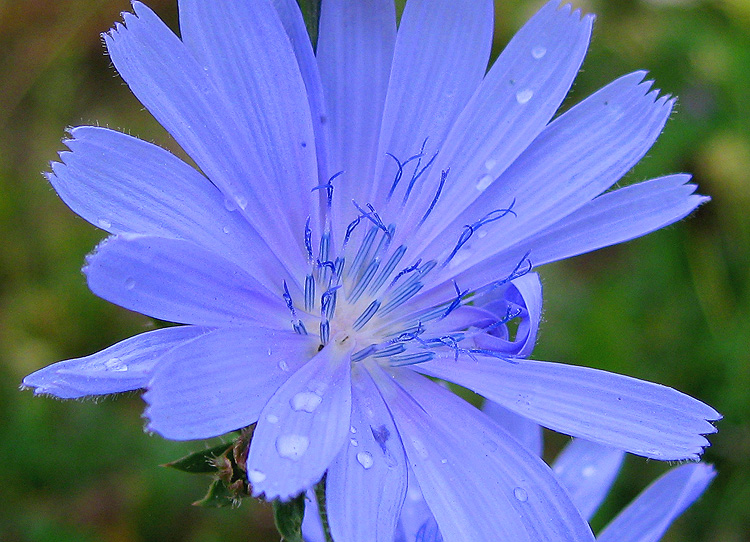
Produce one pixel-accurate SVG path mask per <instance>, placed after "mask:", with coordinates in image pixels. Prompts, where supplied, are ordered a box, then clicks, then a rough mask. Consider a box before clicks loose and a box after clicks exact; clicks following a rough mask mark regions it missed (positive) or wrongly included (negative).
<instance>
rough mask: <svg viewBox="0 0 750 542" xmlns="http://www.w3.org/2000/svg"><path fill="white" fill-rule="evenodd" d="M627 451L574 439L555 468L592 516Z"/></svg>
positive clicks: (575, 500)
mask: <svg viewBox="0 0 750 542" xmlns="http://www.w3.org/2000/svg"><path fill="white" fill-rule="evenodd" d="M624 457H625V452H623V451H622V450H617V449H616V448H610V447H609V446H602V445H601V444H596V443H595V442H591V441H588V440H584V439H573V440H572V441H570V443H569V444H568V445H567V446H566V447H565V448H564V449H563V451H562V452H560V454H559V455H558V456H557V457H556V458H555V462H554V463H553V464H552V470H553V472H554V473H555V476H557V479H558V480H559V481H560V483H561V484H562V486H563V487H564V488H565V489H566V490H567V491H568V495H570V498H571V499H572V500H573V503H574V504H575V505H576V507H577V508H578V510H579V511H580V512H581V515H582V516H583V518H584V519H586V520H591V517H592V516H593V515H594V512H596V510H597V509H598V508H599V505H601V504H602V501H603V500H604V497H606V496H607V493H608V492H609V490H610V488H611V487H612V483H613V482H614V481H615V478H616V477H617V473H618V472H619V471H620V466H621V465H622V460H623V458H624Z"/></svg>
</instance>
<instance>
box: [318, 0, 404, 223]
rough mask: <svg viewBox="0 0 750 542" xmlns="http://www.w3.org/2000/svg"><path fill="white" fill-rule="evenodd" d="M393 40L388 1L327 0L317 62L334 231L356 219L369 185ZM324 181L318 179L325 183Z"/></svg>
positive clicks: (393, 24) (393, 20)
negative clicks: (332, 192) (331, 176)
mask: <svg viewBox="0 0 750 542" xmlns="http://www.w3.org/2000/svg"><path fill="white" fill-rule="evenodd" d="M395 42H396V10H395V7H394V4H393V1H392V0H374V1H368V2H351V1H350V0H328V1H326V2H324V3H323V4H322V6H321V12H320V34H319V37H318V49H317V58H318V66H319V67H320V77H321V80H322V83H323V89H324V94H325V99H326V115H327V122H326V127H327V132H328V141H329V143H330V145H329V147H328V150H329V157H328V158H329V166H330V170H331V173H338V172H343V173H342V175H341V176H340V177H337V178H336V180H335V181H333V182H334V190H335V191H336V197H335V198H334V199H333V208H334V211H333V217H334V220H335V222H334V230H335V231H340V230H343V229H344V228H345V227H346V225H347V224H348V223H349V222H351V221H352V220H353V219H354V218H356V216H357V212H356V208H355V207H354V206H353V205H352V200H355V201H358V202H360V203H363V204H364V203H365V202H366V200H367V196H368V195H369V191H370V187H371V186H372V184H373V180H374V175H375V171H374V169H375V161H376V153H377V150H378V137H379V135H380V124H381V122H382V119H383V106H384V104H385V95H386V90H387V88H388V79H389V77H390V74H391V64H392V62H393V49H394V44H395ZM325 180H326V179H321V181H325Z"/></svg>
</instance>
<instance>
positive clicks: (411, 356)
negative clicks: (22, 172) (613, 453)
mask: <svg viewBox="0 0 750 542" xmlns="http://www.w3.org/2000/svg"><path fill="white" fill-rule="evenodd" d="M179 9H180V30H181V32H180V33H181V38H178V37H177V36H175V35H174V34H173V33H172V32H171V31H170V30H169V29H168V28H167V26H165V25H164V23H162V22H161V21H160V20H159V19H158V18H157V17H156V15H155V14H154V13H153V12H152V11H151V10H149V9H148V8H147V7H146V6H145V5H143V4H141V3H140V2H134V3H133V10H134V13H132V14H131V13H126V14H125V15H124V23H123V24H117V25H116V26H115V28H114V29H113V30H112V31H110V32H109V33H107V34H105V36H104V40H105V43H106V46H107V49H108V52H109V55H110V57H111V59H112V62H113V63H114V65H115V67H116V68H117V70H118V72H119V73H120V75H121V76H122V77H123V79H124V80H125V81H126V82H127V84H128V85H129V87H130V89H131V90H132V91H133V93H134V94H135V95H136V96H137V97H138V99H139V100H140V101H141V102H142V103H143V105H144V106H145V107H146V108H147V109H148V110H149V111H150V112H151V113H152V114H153V115H154V116H155V117H156V119H157V120H158V121H159V122H160V123H161V124H162V125H163V126H164V127H165V128H166V129H167V131H168V132H169V133H170V134H171V135H172V136H173V137H174V139H175V140H176V141H177V143H178V144H179V145H180V146H181V147H182V148H183V149H184V150H185V152H186V153H187V154H188V155H189V156H190V158H191V159H192V160H193V161H194V162H195V164H196V165H197V168H195V167H192V166H191V165H188V164H187V163H185V162H184V161H182V160H180V159H179V158H177V157H175V156H174V155H172V154H170V153H169V152H167V151H166V150H164V149H162V148H160V147H157V146H155V145H152V144H150V143H147V142H145V141H142V140H139V139H136V138H134V137H130V136H128V135H125V134H122V133H118V132H116V131H113V130H109V129H105V128H98V127H79V128H74V129H72V130H71V138H70V139H69V140H67V141H66V145H67V146H68V148H69V149H70V151H69V152H68V151H66V152H63V153H61V156H60V158H61V162H60V163H54V164H53V165H52V173H51V174H50V175H49V180H50V182H51V183H52V185H53V186H54V188H55V190H56V191H57V192H58V194H59V195H60V197H61V198H62V199H63V200H64V201H65V202H66V203H67V204H68V205H69V206H70V207H71V208H72V209H73V210H74V211H75V212H76V213H78V214H79V215H81V216H82V217H84V218H85V219H86V220H88V221H89V222H91V223H92V224H94V225H97V226H98V227H100V228H102V229H103V230H105V231H107V232H109V233H110V234H111V236H110V237H109V238H108V239H107V240H105V241H104V242H103V243H102V244H101V245H100V246H99V247H98V248H97V250H96V251H95V252H94V253H93V254H92V255H90V256H89V257H88V260H87V264H86V266H85V268H84V272H85V274H86V277H87V280H88V284H89V287H90V288H91V290H92V291H93V292H94V293H95V294H97V295H99V296H100V297H102V298H104V299H107V300H109V301H111V302H113V303H116V304H118V305H120V306H122V307H125V308H127V309H130V310H134V311H137V312H140V313H143V314H145V315H148V316H151V317H154V318H158V319H161V320H165V321H171V322H175V323H178V324H183V325H181V326H175V327H168V328H165V329H159V330H156V331H151V332H147V333H143V334H141V335H138V336H135V337H132V338H130V339H127V340H125V341H123V342H121V343H118V344H116V345H114V346H112V347H110V348H107V349H105V350H103V351H101V352H99V353H97V354H93V355H91V356H87V357H84V358H80V359H74V360H67V361H63V362H59V363H57V364H54V365H51V366H49V367H47V368H45V369H41V370H40V371H37V372H35V373H33V374H32V375H29V376H28V377H26V379H25V380H24V384H25V385H26V386H29V387H33V388H35V393H38V394H49V395H54V396H57V397H61V398H76V397H82V396H87V395H99V394H110V393H116V392H123V391H128V390H134V389H139V388H145V389H146V390H147V391H146V393H145V394H144V399H145V401H146V402H147V404H148V407H147V409H146V417H147V418H148V420H149V421H148V429H149V430H151V431H154V432H156V433H159V434H161V435H163V436H164V437H166V438H170V439H178V440H180V439H202V438H208V437H213V436H217V435H221V434H223V433H226V432H228V431H231V430H234V429H238V428H242V427H245V426H249V425H251V424H255V423H257V426H256V429H255V432H254V436H253V440H252V444H251V446H250V450H249V456H248V459H247V468H248V478H249V481H250V483H251V484H252V488H253V493H254V495H256V496H259V495H264V496H265V497H266V499H269V500H271V499H282V500H286V499H289V498H291V497H293V496H295V495H297V494H299V493H300V492H302V491H305V490H307V489H308V488H310V487H312V486H313V485H314V484H316V483H317V482H318V481H319V480H320V479H321V477H322V476H323V475H324V474H327V495H328V508H329V510H328V513H329V517H330V520H331V528H332V530H333V535H334V537H335V538H336V539H337V540H347V541H350V540H351V541H357V540H368V541H370V540H392V538H393V533H394V529H395V528H396V524H397V519H398V516H399V510H400V508H401V506H402V503H403V501H404V498H405V494H406V478H407V468H410V469H412V470H413V472H414V474H415V476H416V478H417V480H418V481H419V484H420V486H421V488H422V490H423V491H424V495H425V498H426V499H427V503H428V505H429V507H430V510H431V511H432V513H433V514H434V517H435V519H436V521H437V524H438V525H440V529H441V531H442V533H443V536H444V537H445V538H446V539H447V540H483V539H486V540H488V539H493V540H496V539H507V540H516V541H523V540H570V539H576V540H591V539H592V535H591V533H590V530H589V528H588V526H587V524H586V523H585V522H584V521H583V520H582V519H581V518H580V515H579V513H578V511H577V510H576V508H575V506H574V505H573V504H572V503H571V501H570V499H569V498H568V497H567V495H566V493H565V491H564V490H563V489H562V488H561V487H560V485H559V484H558V483H557V482H556V480H555V478H554V476H553V475H552V473H551V471H550V470H549V468H548V467H547V466H546V465H545V464H544V463H543V462H542V461H541V460H540V459H539V458H538V457H536V456H535V455H534V454H533V453H531V452H528V451H526V450H525V449H524V448H523V447H521V446H519V445H518V444H517V443H516V442H515V441H514V440H513V439H512V438H510V437H509V436H508V435H507V432H506V431H505V430H503V429H502V428H501V427H500V426H498V425H497V424H496V423H495V422H493V421H492V420H491V419H489V418H488V417H487V416H486V415H485V414H483V413H481V412H480V411H478V410H476V409H475V408H474V407H473V406H471V405H470V404H468V403H466V402H465V401H463V400H462V399H460V398H459V397H457V396H456V395H454V394H453V393H451V392H450V391H448V390H446V389H445V388H444V387H442V386H441V385H440V384H438V383H436V382H435V381H433V380H432V379H430V378H426V376H429V377H437V378H439V379H444V380H448V381H452V382H455V383H457V384H460V385H462V386H464V387H467V388H470V389H472V390H474V391H476V392H477V393H479V394H481V395H484V396H485V397H487V398H489V399H491V400H492V401H495V402H497V403H499V404H502V405H504V406H505V407H506V408H508V409H510V410H512V411H514V412H516V413H518V414H520V415H523V416H526V417H528V418H529V419H531V420H533V421H534V422H536V423H539V424H542V425H544V426H546V427H550V428H552V429H555V430H558V431H561V432H564V433H567V434H570V435H574V436H579V437H584V438H586V439H589V440H591V441H594V442H598V443H601V444H604V445H609V446H613V447H617V448H622V449H624V450H627V451H630V452H632V453H636V454H640V455H643V456H646V457H651V458H655V459H662V460H680V459H694V458H697V457H698V456H699V454H700V453H701V452H702V449H703V447H704V446H706V445H707V444H708V442H707V440H706V439H705V438H704V437H703V436H702V435H704V434H708V433H712V432H714V427H713V426H712V425H711V423H709V421H708V420H716V419H718V418H719V415H718V414H717V413H716V412H715V411H714V410H713V409H711V408H710V407H708V406H706V405H704V404H703V403H700V402H699V401H696V400H694V399H692V398H690V397H687V396H685V395H683V394H680V393H679V392H676V391H674V390H672V389H669V388H665V387H662V386H658V385H656V384H651V383H647V382H643V381H639V380H635V379H631V378H628V377H624V376H619V375H615V374H611V373H607V372H602V371H597V370H594V369H588V368H584V367H575V366H569V365H564V364H559V363H545V362H540V361H531V360H526V359H523V358H524V357H525V356H528V354H529V352H530V350H531V347H533V342H534V337H535V333H536V326H537V324H538V320H539V314H540V310H541V285H540V282H539V279H538V277H537V275H536V274H535V273H533V272H531V268H532V265H533V266H534V267H536V266H539V265H542V264H545V263H548V262H552V261H556V260H560V259H563V258H567V257H570V256H574V255H576V254H581V253H584V252H587V251H591V250H594V249H597V248H600V247H603V246H607V245H611V244H614V243H619V242H623V241H626V240H629V239H632V238H634V237H638V236H640V235H643V234H645V233H648V232H650V231H653V230H655V229H658V228H660V227H663V226H665V225H667V224H670V223H672V222H674V221H676V220H679V219H681V218H682V217H684V216H686V215H687V214H689V213H690V212H691V211H692V210H693V209H695V208H696V207H697V206H698V205H700V204H701V203H703V202H704V201H706V198H704V197H701V196H698V195H694V194H693V192H694V190H695V186H694V185H692V184H689V183H688V181H689V176H688V175H670V176H666V177H662V178H658V179H654V180H651V181H647V182H643V183H640V184H636V185H633V186H629V187H626V188H621V189H618V190H614V191H608V189H609V188H610V187H611V186H612V185H613V184H614V183H615V182H617V180H618V179H620V177H621V176H622V175H623V174H624V173H625V172H627V171H628V170H629V169H630V168H631V167H632V166H633V165H634V164H635V163H636V162H637V161H638V160H639V159H640V158H641V157H642V156H643V155H644V154H645V153H646V151H647V150H648V149H649V147H650V146H651V145H652V144H653V142H654V140H655V139H656V137H657V136H658V135H659V133H660V132H661V129H662V127H663V125H664V123H665V122H666V119H667V118H668V117H669V115H670V112H671V110H672V105H673V103H674V100H673V99H672V98H670V97H668V96H661V97H659V92H658V91H657V90H652V89H651V83H650V82H648V81H644V78H645V74H644V73H643V72H638V73H633V74H630V75H626V76H624V77H622V78H620V79H618V80H616V81H614V82H613V83H611V84H610V85H608V86H606V87H604V88H603V89H602V90H600V91H599V92H597V93H595V94H594V95H592V96H591V97H589V98H588V99H586V100H584V101H582V102H581V103H580V104H578V105H577V106H575V107H573V108H571V109H570V110H569V111H567V112H565V113H564V114H562V115H560V116H559V117H558V118H557V119H555V120H554V121H551V119H552V117H553V115H554V114H555V112H556V110H557V109H558V107H559V106H560V104H561V102H562V100H563V99H564V97H565V95H566V93H567V92H568V90H569V88H570V86H571V84H572V81H573V79H574V77H575V75H576V73H577V71H578V69H579V67H580V65H581V63H582V61H583V57H584V54H585V51H586V49H587V46H588V42H589V36H590V31H591V25H592V21H593V17H592V16H583V17H582V16H581V14H580V13H579V12H578V11H573V10H572V9H571V7H570V6H568V5H566V6H562V7H560V5H559V2H558V1H557V0H554V1H552V2H550V3H548V4H547V5H545V6H544V7H543V8H542V9H541V11H540V12H539V13H538V14H537V15H536V16H534V17H533V18H532V19H531V21H530V22H529V23H528V24H526V25H525V26H524V27H523V28H522V29H521V30H520V32H519V33H518V34H517V35H516V36H515V37H514V38H513V40H512V41H511V42H510V44H509V45H508V46H507V48H506V49H505V51H504V52H503V53H502V54H501V55H500V57H499V58H498V59H497V61H496V62H495V63H494V64H493V66H492V67H491V69H490V70H489V71H486V67H487V62H488V58H489V52H490V44H491V37H492V23H493V2H492V1H491V0H409V2H408V3H407V5H406V8H405V10H404V12H403V15H402V17H401V21H400V24H399V26H398V31H397V25H396V16H395V9H394V6H393V2H392V0H372V1H368V2H351V1H348V0H327V1H324V2H323V4H322V12H321V20H320V32H319V42H318V47H317V53H314V52H313V49H312V46H311V43H310V40H309V38H308V36H307V33H306V31H305V27H304V23H303V20H302V17H301V14H300V12H299V10H298V8H297V7H296V4H295V3H294V1H293V0H273V1H271V0H254V1H252V2H235V1H230V0H216V1H212V2H204V1H202V0H181V1H180V2H179ZM550 121H551V122H550ZM514 318H515V319H520V320H521V324H520V325H519V327H518V331H517V332H516V333H515V335H513V336H511V334H509V333H508V332H507V326H506V324H507V322H508V321H509V320H510V319H514ZM425 375H426V376H425ZM519 490H520V491H519ZM521 492H522V493H521ZM519 494H521V495H523V496H524V498H519V497H518V495H519ZM373 533H375V534H373Z"/></svg>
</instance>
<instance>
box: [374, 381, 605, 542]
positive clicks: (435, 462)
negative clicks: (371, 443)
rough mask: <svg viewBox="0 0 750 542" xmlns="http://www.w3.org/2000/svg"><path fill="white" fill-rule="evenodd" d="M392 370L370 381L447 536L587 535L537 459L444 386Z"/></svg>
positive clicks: (587, 537)
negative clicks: (390, 373)
mask: <svg viewBox="0 0 750 542" xmlns="http://www.w3.org/2000/svg"><path fill="white" fill-rule="evenodd" d="M394 376H395V380H391V377H390V376H389V375H385V374H381V375H380V376H379V377H376V382H377V384H378V387H379V389H380V391H381V393H382V394H383V396H384V397H385V399H386V401H387V402H388V406H389V408H390V410H391V413H392V414H393V419H394V421H395V422H396V427H397V428H398V430H399V433H400V434H401V440H402V442H403V443H404V448H405V449H406V455H407V458H408V460H409V463H410V465H411V468H412V469H413V470H414V473H415V474H416V476H417V480H418V481H419V485H420V486H421V488H422V492H423V495H424V498H425V500H426V501H427V504H428V505H429V507H430V509H431V510H432V513H433V514H434V515H435V519H436V520H437V523H438V525H439V527H440V531H441V532H442V534H443V536H444V537H445V539H446V540H513V541H519V542H523V541H529V542H530V541H535V542H536V541H538V540H548V541H556V540H560V541H562V540H565V541H568V540H580V541H583V540H593V536H592V535H591V531H590V530H589V528H588V525H587V524H586V523H585V522H584V521H583V520H582V519H581V516H580V515H579V514H578V511H577V510H576V509H575V507H574V506H573V504H572V503H571V502H570V501H569V500H568V497H567V496H566V494H565V491H564V490H563V489H562V487H560V486H559V485H558V484H557V482H556V481H555V479H554V477H553V476H552V473H551V471H550V470H549V469H548V468H547V466H546V465H545V464H544V463H543V462H542V460H541V459H539V458H538V457H536V456H534V455H532V454H531V453H530V452H527V451H526V450H524V449H523V448H522V447H521V446H519V445H518V444H517V443H516V442H515V441H514V440H513V439H512V438H511V437H509V436H508V435H507V433H505V431H503V430H502V429H501V428H500V427H499V426H498V425H497V424H495V423H493V422H492V421H491V420H490V419H489V418H488V417H487V416H486V415H484V414H482V413H481V412H480V411H478V410H476V409H475V408H474V407H472V406H471V405H469V404H468V403H466V402H465V401H463V400H462V399H460V398H459V397H457V396H456V395H454V394H453V393H452V392H450V391H448V390H446V389H444V388H443V387H442V386H440V385H438V384H436V383H434V382H431V381H429V380H428V379H426V378H423V377H420V376H419V375H417V374H415V373H414V372H413V371H409V370H406V371H398V372H396V373H394ZM469 441H470V442H474V443H479V445H473V446H465V443H466V442H469ZM457 486H458V487H460V489H459V490H458V491H456V487H457Z"/></svg>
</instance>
